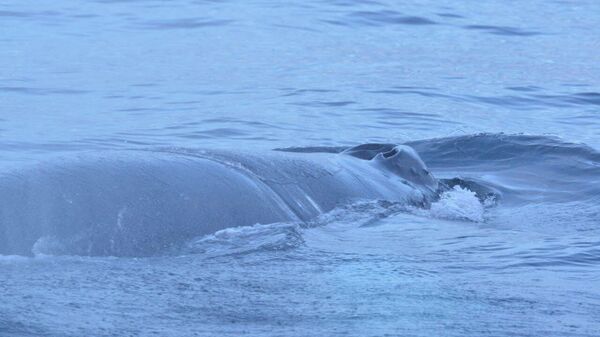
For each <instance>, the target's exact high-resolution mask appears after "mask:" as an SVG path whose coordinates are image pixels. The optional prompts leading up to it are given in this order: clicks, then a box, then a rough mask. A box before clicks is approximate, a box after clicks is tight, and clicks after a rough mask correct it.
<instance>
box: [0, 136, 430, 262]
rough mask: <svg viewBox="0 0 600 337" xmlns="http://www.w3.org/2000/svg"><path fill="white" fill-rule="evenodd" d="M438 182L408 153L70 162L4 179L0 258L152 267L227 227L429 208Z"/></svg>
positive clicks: (207, 154) (383, 147) (107, 154)
mask: <svg viewBox="0 0 600 337" xmlns="http://www.w3.org/2000/svg"><path fill="white" fill-rule="evenodd" d="M439 189H440V182H439V181H438V180H437V179H436V178H435V177H434V176H433V175H432V173H431V172H430V171H429V170H428V169H427V167H426V165H425V163H424V162H423V161H422V160H421V158H420V157H419V155H418V154H417V152H416V151H415V150H414V149H412V148H411V147H409V146H406V145H394V144H362V145H359V146H355V147H350V148H346V149H344V150H342V151H339V152H337V153H328V152H318V151H316V152H301V151H266V152H264V153H252V152H247V151H227V150H197V149H152V150H111V151H95V152H85V153H76V154H72V155H63V156H61V157H57V158H53V159H47V160H43V161H39V162H36V163H34V164H32V165H30V166H26V167H20V168H18V169H12V170H9V171H7V172H4V173H0V254H2V255H32V254H33V253H34V252H35V248H36V246H40V245H51V246H52V247H53V250H54V251H55V252H56V253H57V254H72V255H88V256H152V255H155V254H157V252H161V251H166V250H169V249H171V248H173V247H174V246H176V245H178V244H181V243H182V242H184V241H185V240H188V239H191V238H194V237H199V236H202V235H207V234H211V233H215V232H217V231H219V230H222V229H225V228H228V227H239V226H250V225H256V224H270V223H277V222H307V221H310V220H311V219H314V218H315V217H317V216H319V215H320V214H323V213H325V212H328V211H330V210H332V209H334V208H336V207H338V206H341V205H344V204H347V203H351V202H354V201H357V200H375V199H383V200H389V201H393V202H400V203H406V204H410V205H415V206H418V207H427V205H429V204H430V203H431V202H432V201H433V200H435V198H436V196H437V194H438V193H439Z"/></svg>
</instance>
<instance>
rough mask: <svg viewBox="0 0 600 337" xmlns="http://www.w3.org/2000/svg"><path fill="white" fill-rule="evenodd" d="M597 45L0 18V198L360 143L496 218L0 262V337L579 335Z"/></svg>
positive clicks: (412, 32) (375, 27)
mask: <svg viewBox="0 0 600 337" xmlns="http://www.w3.org/2000/svg"><path fill="white" fill-rule="evenodd" d="M599 27H600V3H599V2H597V1H585V0H582V1H520V2H506V1H486V2H474V1H463V2H455V1H453V2H450V1H448V2H440V1H408V2H403V3H402V4H400V3H399V2H397V1H345V0H339V1H302V2H297V3H295V4H293V3H291V2H290V3H284V2H281V1H268V0H267V1H159V0H131V1H129V0H96V1H87V0H86V1H79V2H72V1H51V2H34V1H3V2H1V3H0V156H1V158H2V160H1V161H0V179H1V178H4V177H6V175H7V174H9V172H15V170H19V169H20V168H21V167H25V166H27V165H31V164H32V163H39V162H44V160H46V159H48V158H49V157H56V156H58V155H65V154H67V153H73V152H79V151H86V152H89V151H103V150H109V149H110V150H115V149H117V150H118V149H127V150H131V149H140V150H145V151H148V150H150V151H151V150H153V149H155V148H164V147H177V148H178V149H198V148H221V149H239V150H241V151H250V152H258V151H267V150H270V149H273V148H291V147H293V148H295V149H294V150H295V151H310V150H314V149H315V148H319V149H320V150H327V151H330V152H336V151H339V150H340V149H343V148H344V147H347V146H351V145H356V144H360V143H367V142H379V143H395V144H399V143H406V144H409V145H411V146H413V147H414V148H415V149H416V150H417V151H418V152H419V153H420V154H421V156H422V157H423V160H424V161H425V162H426V163H427V164H428V166H429V168H430V169H431V171H432V172H433V174H434V175H436V176H437V177H439V178H455V177H460V178H463V179H467V180H470V181H473V182H476V183H478V184H482V185H485V186H487V187H489V188H491V189H493V190H494V191H495V193H496V194H495V196H496V197H494V198H488V199H484V198H477V197H476V195H475V194H474V193H473V192H477V191H470V190H468V189H462V188H458V187H457V188H455V189H454V190H451V191H448V192H446V193H445V194H444V195H442V197H441V199H440V200H439V201H437V202H435V203H434V204H433V205H432V206H431V208H429V209H419V208H412V207H406V206H404V205H398V204H394V203H390V202H388V201H386V200H365V201H363V202H358V203H355V204H351V205H340V207H338V208H336V209H334V210H333V211H331V212H329V213H326V214H323V215H321V216H320V217H319V218H317V219H315V220H314V221H311V222H310V223H277V224H271V225H256V226H252V227H246V228H234V229H227V230H224V231H220V232H218V233H215V234H214V235H208V236H204V237H190V238H189V240H187V241H186V242H185V243H183V244H182V245H181V246H179V247H176V248H175V249H173V250H172V251H169V252H166V253H160V254H157V255H156V256H153V257H145V258H116V257H85V256H73V255H70V256H69V255H56V253H57V250H56V247H55V245H54V243H53V241H52V238H40V240H38V242H36V244H35V245H34V246H33V247H32V254H35V255H36V257H33V258H32V257H22V256H0V296H1V298H0V336H83V335H85V336H127V335H130V336H137V335H141V336H148V335H159V336H194V335H196V336H237V335H242V334H247V335H252V336H315V335H320V336H384V335H387V336H540V335H545V336H597V335H598V331H600V323H598V322H600V286H598V284H600V273H599V266H600V206H599V205H600V152H599V151H598V149H599V148H600V116H599V115H598V114H599V112H600V80H599V78H600V77H599V75H600V63H599V62H598V56H597V55H598V51H599V50H600V28H599ZM308 147H310V148H308ZM311 148H312V149H311ZM474 186H476V185H474ZM473 189H476V188H473ZM0 193H2V191H0ZM3 197H6V196H3ZM480 199H481V200H480ZM232 211H235V210H232ZM24 216H26V215H24ZM0 228H1V227H0ZM1 234H2V233H0V235H1Z"/></svg>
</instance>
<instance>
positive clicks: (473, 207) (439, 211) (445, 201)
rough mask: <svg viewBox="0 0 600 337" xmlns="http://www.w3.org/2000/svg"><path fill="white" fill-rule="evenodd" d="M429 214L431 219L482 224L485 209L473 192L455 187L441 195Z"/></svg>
mask: <svg viewBox="0 0 600 337" xmlns="http://www.w3.org/2000/svg"><path fill="white" fill-rule="evenodd" d="M484 203H486V204H487V203H488V202H484ZM429 212H430V214H431V215H432V216H433V217H436V218H441V219H450V220H468V221H473V222H482V221H483V220H484V212H485V207H484V204H482V203H481V202H480V201H479V199H478V198H477V196H476V195H475V192H472V191H470V190H469V189H466V188H462V187H460V186H458V185H457V186H454V188H453V189H451V190H449V191H446V192H444V193H442V195H441V196H440V200H438V201H436V202H434V203H432V204H431V208H430V210H429Z"/></svg>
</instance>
